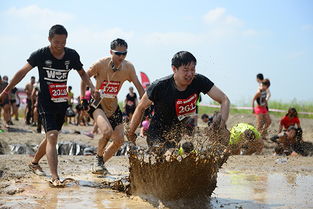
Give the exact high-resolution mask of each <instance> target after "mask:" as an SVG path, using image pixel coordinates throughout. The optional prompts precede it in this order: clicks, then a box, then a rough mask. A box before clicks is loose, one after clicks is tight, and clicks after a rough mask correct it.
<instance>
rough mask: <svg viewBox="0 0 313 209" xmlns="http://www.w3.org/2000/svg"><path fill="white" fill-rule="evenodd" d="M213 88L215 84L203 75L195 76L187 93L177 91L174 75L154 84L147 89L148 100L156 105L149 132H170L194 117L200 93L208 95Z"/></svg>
mask: <svg viewBox="0 0 313 209" xmlns="http://www.w3.org/2000/svg"><path fill="white" fill-rule="evenodd" d="M213 86H214V83H213V82H212V81H211V80H210V79H208V78H206V77H205V76H203V75H201V74H196V75H195V78H194V79H193V81H192V83H191V84H190V85H189V86H188V87H187V89H186V90H185V91H179V90H177V89H176V87H175V81H174V77H173V75H170V76H167V77H164V78H161V79H159V80H156V81H155V82H153V83H152V85H151V86H149V88H148V89H147V95H148V98H149V99H150V100H151V101H152V102H153V104H154V115H153V117H152V120H151V123H150V126H149V130H150V129H151V131H153V129H154V130H159V131H161V132H162V130H163V131H170V130H171V129H172V128H175V126H176V125H179V124H180V123H181V122H182V121H183V120H184V119H185V118H188V117H190V116H192V115H194V114H195V113H196V103H197V100H198V97H199V94H200V92H202V93H203V94H206V93H208V92H209V91H210V90H211V88H212V87H213ZM160 129H161V130H160ZM148 132H149V131H148Z"/></svg>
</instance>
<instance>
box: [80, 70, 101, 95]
mask: <svg viewBox="0 0 313 209" xmlns="http://www.w3.org/2000/svg"><path fill="white" fill-rule="evenodd" d="M77 72H78V74H79V75H80V77H81V79H82V80H81V83H80V96H81V97H85V91H86V86H87V85H88V86H89V88H90V90H91V93H92V95H93V97H96V95H95V92H96V88H95V86H94V85H93V84H92V82H91V80H90V77H91V76H92V75H91V74H90V71H89V70H88V71H87V73H86V72H85V70H84V69H81V70H79V71H77ZM81 99H82V98H81Z"/></svg>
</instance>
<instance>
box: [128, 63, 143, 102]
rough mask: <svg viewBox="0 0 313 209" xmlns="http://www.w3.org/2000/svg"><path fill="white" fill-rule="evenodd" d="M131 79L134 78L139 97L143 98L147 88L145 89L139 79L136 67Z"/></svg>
mask: <svg viewBox="0 0 313 209" xmlns="http://www.w3.org/2000/svg"><path fill="white" fill-rule="evenodd" d="M131 79H132V82H133V84H134V85H135V87H136V89H137V91H138V93H139V97H140V98H142V97H143V95H144V93H145V90H144V89H143V87H142V85H141V83H140V82H139V80H138V77H137V75H136V71H135V69H134V70H133V73H132V75H131Z"/></svg>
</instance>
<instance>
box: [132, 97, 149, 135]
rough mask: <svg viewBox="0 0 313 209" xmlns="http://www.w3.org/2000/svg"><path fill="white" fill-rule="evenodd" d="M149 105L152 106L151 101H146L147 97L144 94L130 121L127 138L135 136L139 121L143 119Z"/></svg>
mask: <svg viewBox="0 0 313 209" xmlns="http://www.w3.org/2000/svg"><path fill="white" fill-rule="evenodd" d="M151 104H152V101H151V100H149V99H148V95H147V93H145V94H144V95H143V97H142V98H141V100H140V102H139V104H138V106H137V107H136V110H135V112H134V114H133V117H132V119H131V121H130V125H129V130H128V136H132V135H134V134H135V131H136V129H137V127H138V126H139V124H140V122H141V120H142V117H143V114H144V112H145V110H146V109H147V108H148V107H149V106H150V105H151Z"/></svg>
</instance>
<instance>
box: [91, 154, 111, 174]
mask: <svg viewBox="0 0 313 209" xmlns="http://www.w3.org/2000/svg"><path fill="white" fill-rule="evenodd" d="M96 160H97V162H96V164H94V166H93V168H92V171H91V172H92V173H93V174H103V175H106V174H107V173H109V171H108V169H106V167H105V166H104V162H103V157H101V156H98V155H96Z"/></svg>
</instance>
